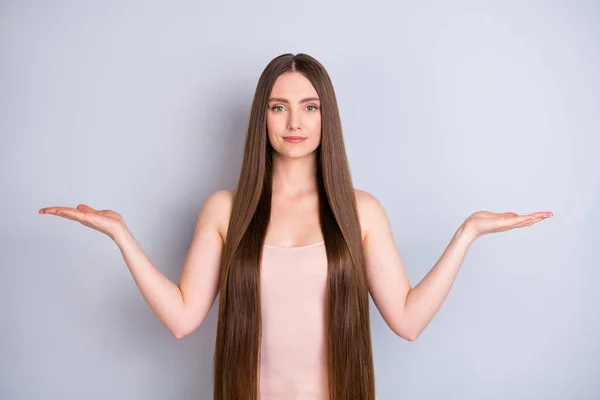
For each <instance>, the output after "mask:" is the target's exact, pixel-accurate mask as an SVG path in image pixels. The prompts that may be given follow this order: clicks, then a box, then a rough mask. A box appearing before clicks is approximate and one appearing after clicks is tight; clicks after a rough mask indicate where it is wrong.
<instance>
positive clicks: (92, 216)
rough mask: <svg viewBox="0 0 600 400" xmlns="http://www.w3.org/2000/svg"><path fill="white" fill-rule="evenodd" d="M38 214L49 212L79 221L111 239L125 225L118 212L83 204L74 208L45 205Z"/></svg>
mask: <svg viewBox="0 0 600 400" xmlns="http://www.w3.org/2000/svg"><path fill="white" fill-rule="evenodd" d="M39 214H51V215H56V216H59V217H63V218H67V219H71V220H73V221H77V222H80V223H81V224H83V225H85V226H88V227H90V228H92V229H95V230H97V231H99V232H102V233H104V234H106V235H108V236H109V237H110V238H111V239H114V237H115V235H116V234H117V233H118V232H119V231H120V230H122V229H123V227H124V226H125V221H124V220H123V217H121V215H120V214H119V213H117V212H115V211H112V210H96V209H94V208H92V207H89V206H87V205H85V204H80V205H78V206H77V207H76V208H73V207H46V208H42V209H40V211H39Z"/></svg>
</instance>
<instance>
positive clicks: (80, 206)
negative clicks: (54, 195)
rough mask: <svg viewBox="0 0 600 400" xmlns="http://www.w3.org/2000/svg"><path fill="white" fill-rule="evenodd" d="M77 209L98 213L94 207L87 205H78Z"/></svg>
mask: <svg viewBox="0 0 600 400" xmlns="http://www.w3.org/2000/svg"><path fill="white" fill-rule="evenodd" d="M77 209H78V210H79V211H96V210H95V209H93V208H92V207H90V206H86V205H85V204H80V205H78V206H77Z"/></svg>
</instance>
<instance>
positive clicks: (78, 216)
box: [56, 207, 86, 221]
mask: <svg viewBox="0 0 600 400" xmlns="http://www.w3.org/2000/svg"><path fill="white" fill-rule="evenodd" d="M56 215H58V216H60V217H64V218H67V219H72V220H74V221H84V220H85V219H86V214H85V213H83V212H81V211H79V210H77V209H76V208H67V207H63V208H61V209H59V210H57V211H56Z"/></svg>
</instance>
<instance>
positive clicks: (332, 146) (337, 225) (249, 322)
mask: <svg viewBox="0 0 600 400" xmlns="http://www.w3.org/2000/svg"><path fill="white" fill-rule="evenodd" d="M290 71H296V72H299V73H301V74H302V75H304V76H305V77H306V78H307V79H308V80H309V81H310V82H311V83H312V85H313V86H314V88H315V89H316V91H317V93H318V95H319V98H320V100H321V118H322V123H321V129H322V131H321V144H320V145H319V147H318V148H317V150H316V151H317V186H318V194H319V219H320V224H321V230H322V232H323V237H324V240H325V248H326V254H327V263H328V267H327V281H328V282H327V294H326V299H327V300H326V304H324V305H323V306H324V307H325V317H324V318H325V326H326V328H325V329H326V346H327V347H326V348H327V369H328V382H329V398H330V399H331V400H348V399H351V400H374V398H375V377H374V369H373V355H372V350H371V330H370V322H369V292H368V286H367V277H366V272H365V268H364V261H363V252H362V239H361V229H360V224H359V220H358V212H357V206H356V199H355V195H354V188H353V185H352V179H351V177H350V169H349V166H348V160H347V157H346V150H345V147H344V141H343V137H342V126H341V121H340V116H339V111H338V106H337V100H336V97H335V93H334V89H333V85H332V83H331V80H330V78H329V75H328V74H327V72H326V71H325V68H323V66H322V65H321V64H320V63H319V62H318V61H317V60H315V59H314V58H312V57H311V56H309V55H307V54H303V53H299V54H296V55H293V54H282V55H280V56H278V57H276V58H274V59H273V60H272V61H271V62H270V63H269V64H268V65H267V67H266V68H265V70H264V71H263V73H262V74H261V76H260V78H259V80H258V85H257V88H256V92H255V94H254V100H253V102H252V108H251V113H250V121H249V125H248V133H247V136H246V144H245V147H244V158H243V163H242V168H241V173H240V177H239V180H238V184H237V190H236V195H235V199H234V202H233V209H232V213H231V219H230V222H229V227H228V233H227V240H226V242H225V247H224V249H223V256H222V261H221V275H220V300H219V319H218V326H217V339H216V348H215V356H214V371H213V373H214V399H215V400H256V399H258V396H259V388H260V385H259V365H260V364H259V361H260V358H259V357H260V346H261V310H260V261H261V258H262V249H263V245H264V239H265V234H266V232H267V227H268V224H269V218H270V213H271V188H272V152H273V148H272V147H271V145H270V143H269V140H268V135H267V125H266V121H267V119H266V112H267V106H268V100H269V96H270V94H271V90H272V88H273V85H274V83H275V80H276V79H277V77H278V76H279V75H280V74H282V73H284V72H290Z"/></svg>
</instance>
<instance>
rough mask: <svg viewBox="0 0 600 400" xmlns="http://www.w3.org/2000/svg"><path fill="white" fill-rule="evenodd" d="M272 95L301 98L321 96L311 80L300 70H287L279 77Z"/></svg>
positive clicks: (292, 98) (293, 98)
mask: <svg viewBox="0 0 600 400" xmlns="http://www.w3.org/2000/svg"><path fill="white" fill-rule="evenodd" d="M271 97H285V98H289V99H290V100H299V99H301V98H305V97H319V96H318V95H317V91H316V89H315V88H314V86H313V85H312V83H310V81H309V80H308V79H307V78H306V77H305V76H304V75H302V74H301V73H299V72H286V73H283V74H281V75H279V76H278V77H277V79H276V80H275V84H274V85H273V89H272V90H271Z"/></svg>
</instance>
